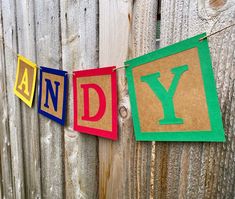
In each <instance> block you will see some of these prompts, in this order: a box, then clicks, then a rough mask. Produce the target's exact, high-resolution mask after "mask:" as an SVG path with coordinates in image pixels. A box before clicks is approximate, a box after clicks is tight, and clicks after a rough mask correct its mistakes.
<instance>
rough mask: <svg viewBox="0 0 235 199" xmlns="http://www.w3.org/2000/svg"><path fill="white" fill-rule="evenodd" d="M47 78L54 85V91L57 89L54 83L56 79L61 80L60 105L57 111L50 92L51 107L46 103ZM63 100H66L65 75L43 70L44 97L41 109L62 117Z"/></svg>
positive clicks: (49, 101)
mask: <svg viewBox="0 0 235 199" xmlns="http://www.w3.org/2000/svg"><path fill="white" fill-rule="evenodd" d="M45 79H50V80H51V84H52V87H53V90H54V92H55V91H56V86H55V84H54V82H55V81H58V82H60V85H59V89H58V105H57V111H55V110H54V105H53V102H52V99H51V95H50V93H49V96H48V98H49V99H48V104H49V108H47V107H45V106H44V104H45V102H46V81H45ZM63 100H64V77H63V76H59V75H55V74H51V73H45V72H43V76H42V99H41V105H40V106H41V110H43V111H45V112H47V113H50V114H51V115H54V116H55V117H57V118H60V119H61V118H62V113H63Z"/></svg>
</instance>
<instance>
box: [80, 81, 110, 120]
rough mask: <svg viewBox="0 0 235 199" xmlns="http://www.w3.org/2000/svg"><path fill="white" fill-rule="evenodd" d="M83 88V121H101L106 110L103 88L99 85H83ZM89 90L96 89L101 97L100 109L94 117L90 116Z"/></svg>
mask: <svg viewBox="0 0 235 199" xmlns="http://www.w3.org/2000/svg"><path fill="white" fill-rule="evenodd" d="M81 88H83V90H84V98H83V99H84V116H83V117H82V120H88V121H98V120H100V119H101V118H102V117H103V115H104V113H105V109H106V99H105V95H104V92H103V90H102V88H100V87H99V86H98V85H97V84H82V85H81ZM89 89H94V90H95V91H96V93H97V94H98V96H99V109H98V111H97V113H96V114H95V115H93V116H90V105H89V99H90V98H89Z"/></svg>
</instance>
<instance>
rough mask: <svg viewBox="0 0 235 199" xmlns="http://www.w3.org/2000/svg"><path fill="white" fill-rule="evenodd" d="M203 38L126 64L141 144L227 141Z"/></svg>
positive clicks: (135, 124)
mask: <svg viewBox="0 0 235 199" xmlns="http://www.w3.org/2000/svg"><path fill="white" fill-rule="evenodd" d="M204 36H205V34H201V35H197V36H195V37H193V38H190V39H187V40H184V41H181V42H179V43H176V44H173V45H171V46H168V47H165V48H162V49H160V50H157V51H155V52H152V53H149V54H146V55H144V56H141V57H138V58H135V59H132V60H129V61H127V62H126V63H125V65H128V64H129V66H128V67H127V68H126V75H127V80H128V88H129V94H130V100H131V109H132V116H133V121H134V130H135V136H136V140H146V141H151V140H156V141H215V142H220V141H224V139H225V138H224V130H223V124H222V120H221V113H220V107H219V102H218V97H217V93H216V87H215V81H214V77H213V70H212V66H211V58H210V52H209V47H208V43H207V40H206V39H204V40H202V41H199V39H200V38H202V37H204Z"/></svg>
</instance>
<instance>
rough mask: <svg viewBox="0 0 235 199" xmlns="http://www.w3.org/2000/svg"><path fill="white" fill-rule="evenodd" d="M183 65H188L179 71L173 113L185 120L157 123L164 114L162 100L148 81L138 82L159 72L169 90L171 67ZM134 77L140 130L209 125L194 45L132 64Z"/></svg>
mask: <svg viewBox="0 0 235 199" xmlns="http://www.w3.org/2000/svg"><path fill="white" fill-rule="evenodd" d="M182 65H188V71H186V72H184V73H183V74H182V75H181V78H180V80H179V84H178V86H177V88H176V92H175V95H174V97H173V101H174V106H175V114H176V117H179V118H183V119H184V123H183V124H177V125H160V124H159V120H160V119H162V118H163V109H162V105H161V102H160V101H159V99H158V97H157V96H156V95H155V94H154V92H153V91H152V90H151V88H150V87H149V86H148V84H147V83H144V82H141V79H140V78H141V77H142V76H145V75H148V74H152V73H156V72H160V75H161V76H160V78H159V80H160V82H161V83H162V85H163V86H164V87H165V88H166V89H167V90H168V88H169V86H170V84H171V82H172V79H173V74H172V73H171V69H172V68H175V67H177V66H182ZM133 77H134V84H135V90H136V99H137V106H138V114H139V120H140V128H141V131H142V132H167V131H169V132H172V131H174V132H176V131H202V130H205V131H206V130H210V129H211V126H210V120H209V117H208V110H207V103H206V98H205V91H204V85H203V80H202V73H201V68H200V62H199V57H198V51H197V48H193V49H190V50H186V51H183V52H180V53H177V54H174V55H171V56H168V57H164V58H162V59H159V60H156V61H153V62H150V63H147V64H144V65H140V66H138V67H135V68H134V69H133Z"/></svg>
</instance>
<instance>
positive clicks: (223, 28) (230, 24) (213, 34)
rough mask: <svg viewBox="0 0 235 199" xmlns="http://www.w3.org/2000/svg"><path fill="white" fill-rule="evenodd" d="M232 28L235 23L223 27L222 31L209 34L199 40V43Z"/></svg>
mask: <svg viewBox="0 0 235 199" xmlns="http://www.w3.org/2000/svg"><path fill="white" fill-rule="evenodd" d="M232 26H235V23H233V24H230V25H229V26H226V27H224V28H222V29H220V30H218V31H215V32H213V33H210V34H209V35H206V36H204V37H202V38H200V39H199V41H202V40H204V39H206V38H208V37H211V36H212V35H215V34H217V33H220V32H222V31H224V30H226V29H228V28H230V27H232Z"/></svg>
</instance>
